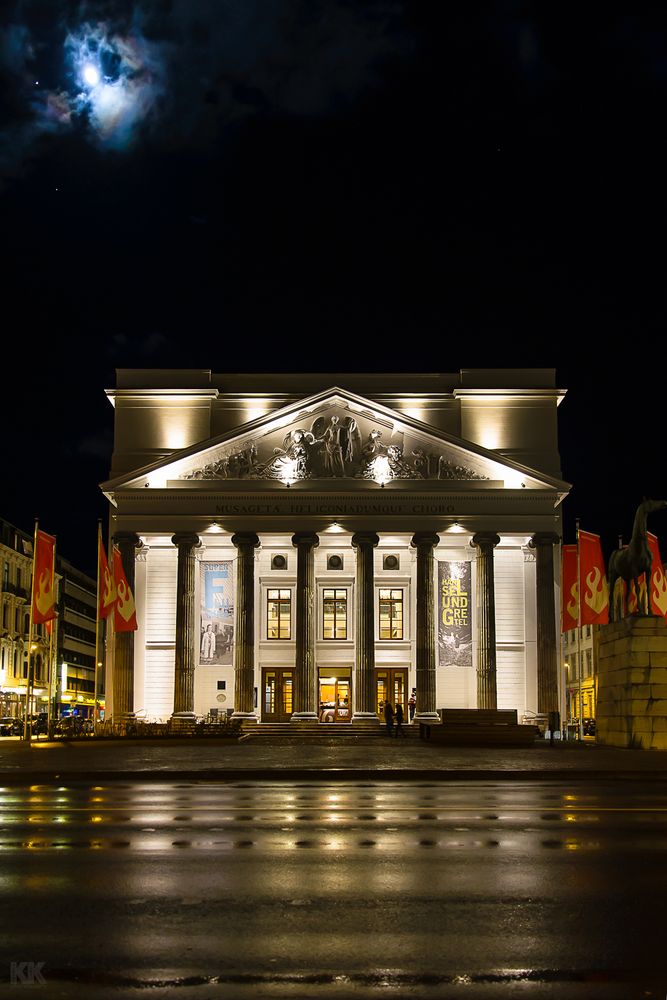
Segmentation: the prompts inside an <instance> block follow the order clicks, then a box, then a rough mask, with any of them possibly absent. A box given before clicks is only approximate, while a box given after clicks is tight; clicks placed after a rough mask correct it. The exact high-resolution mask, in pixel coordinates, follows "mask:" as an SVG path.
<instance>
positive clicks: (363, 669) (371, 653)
mask: <svg viewBox="0 0 667 1000" xmlns="http://www.w3.org/2000/svg"><path fill="white" fill-rule="evenodd" d="M379 541H380V539H379V538H378V536H377V535H376V534H375V533H374V532H371V531H364V532H357V534H355V535H353V536H352V545H353V546H354V547H355V549H356V550H357V587H356V604H357V628H356V646H357V655H356V669H355V695H354V703H355V706H356V707H355V711H354V716H353V720H352V721H354V720H355V719H377V713H376V711H375V589H374V585H373V576H374V574H373V549H374V548H375V546H376V545H377V544H378V543H379Z"/></svg>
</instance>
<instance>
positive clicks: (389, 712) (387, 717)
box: [384, 702, 394, 736]
mask: <svg viewBox="0 0 667 1000" xmlns="http://www.w3.org/2000/svg"><path fill="white" fill-rule="evenodd" d="M384 721H385V722H386V723H387V736H393V734H394V710H393V708H392V707H391V703H390V702H386V703H385V706H384Z"/></svg>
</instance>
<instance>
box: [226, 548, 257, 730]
mask: <svg viewBox="0 0 667 1000" xmlns="http://www.w3.org/2000/svg"><path fill="white" fill-rule="evenodd" d="M232 544H233V545H235V546H236V548H237V551H238V556H237V559H236V611H235V633H236V634H235V636H234V706H235V707H234V713H233V715H232V718H233V719H255V718H256V714H255V699H254V688H255V549H256V548H258V547H259V538H258V537H257V535H256V534H254V532H250V531H248V532H243V533H240V534H237V535H232Z"/></svg>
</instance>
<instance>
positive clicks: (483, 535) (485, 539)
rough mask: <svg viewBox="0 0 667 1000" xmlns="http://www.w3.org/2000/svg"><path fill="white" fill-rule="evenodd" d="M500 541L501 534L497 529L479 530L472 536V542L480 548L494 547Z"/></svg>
mask: <svg viewBox="0 0 667 1000" xmlns="http://www.w3.org/2000/svg"><path fill="white" fill-rule="evenodd" d="M499 542H500V535H497V534H496V533H495V531H478V532H477V534H475V535H473V536H472V544H473V545H474V546H475V547H476V548H478V549H487V548H492V549H494V548H495V547H496V545H498V543H499Z"/></svg>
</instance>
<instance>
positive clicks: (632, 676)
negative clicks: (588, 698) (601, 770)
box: [596, 617, 667, 750]
mask: <svg viewBox="0 0 667 1000" xmlns="http://www.w3.org/2000/svg"><path fill="white" fill-rule="evenodd" d="M666 656H667V623H666V622H665V619H664V618H657V617H637V618H634V617H632V618H625V619H623V621H620V622H614V623H613V624H610V625H603V626H602V628H601V629H600V637H599V647H598V697H597V711H596V725H597V742H598V743H600V744H602V745H604V746H611V747H635V748H639V749H642V750H667V687H666V685H665V680H666V678H665V657H666Z"/></svg>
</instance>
